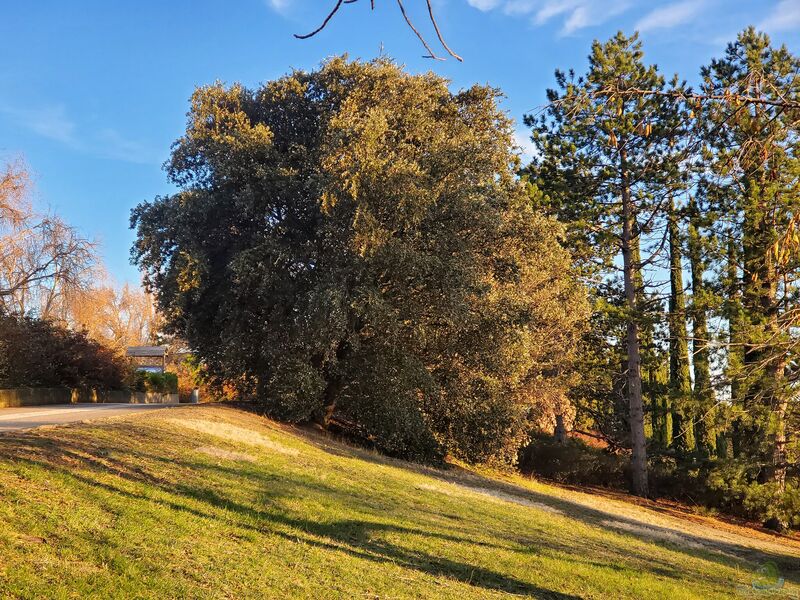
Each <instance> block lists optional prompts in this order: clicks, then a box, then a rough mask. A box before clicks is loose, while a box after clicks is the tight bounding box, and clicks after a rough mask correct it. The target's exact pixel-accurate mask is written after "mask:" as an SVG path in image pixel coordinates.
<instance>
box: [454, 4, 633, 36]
mask: <svg viewBox="0 0 800 600" xmlns="http://www.w3.org/2000/svg"><path fill="white" fill-rule="evenodd" d="M467 3H469V4H470V6H474V7H475V8H477V9H479V10H483V11H489V10H494V9H499V10H502V11H503V13H505V14H507V15H510V16H530V17H531V20H532V21H533V23H535V24H536V25H544V24H545V23H547V22H548V21H551V20H552V19H554V18H556V17H559V18H561V19H562V20H563V24H562V28H561V35H570V34H572V33H575V32H576V31H578V30H580V29H583V28H585V27H591V26H593V25H599V24H601V23H604V22H605V21H607V20H608V19H610V18H611V17H613V16H615V15H618V14H620V13H622V12H624V11H626V10H628V8H630V7H631V5H632V2H631V0H604V1H603V2H600V1H598V0H467Z"/></svg>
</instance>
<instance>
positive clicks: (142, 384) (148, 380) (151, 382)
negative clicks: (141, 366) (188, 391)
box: [133, 371, 178, 394]
mask: <svg viewBox="0 0 800 600" xmlns="http://www.w3.org/2000/svg"><path fill="white" fill-rule="evenodd" d="M133 388H134V389H135V390H136V391H138V392H155V393H159V394H177V393H178V376H177V375H176V374H175V373H150V372H148V371H136V374H135V375H134V384H133Z"/></svg>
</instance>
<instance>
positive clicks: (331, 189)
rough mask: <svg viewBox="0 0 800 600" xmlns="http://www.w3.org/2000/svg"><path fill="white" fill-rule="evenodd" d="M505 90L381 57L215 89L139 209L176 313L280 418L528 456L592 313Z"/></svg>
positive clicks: (151, 280) (150, 258)
mask: <svg viewBox="0 0 800 600" xmlns="http://www.w3.org/2000/svg"><path fill="white" fill-rule="evenodd" d="M497 97H498V92H497V91H496V90H493V89H490V88H486V87H481V86H474V87H472V88H470V89H467V90H463V91H460V92H458V93H453V92H451V91H450V90H449V89H448V86H447V82H446V81H445V80H444V79H442V78H439V77H437V76H435V75H432V74H427V75H419V76H412V75H408V74H406V73H404V72H403V71H402V69H400V68H399V67H398V66H397V65H395V64H394V63H392V62H391V61H388V60H383V59H381V60H376V61H372V62H369V63H363V62H348V61H347V60H345V59H342V58H335V59H332V60H330V61H329V62H327V63H325V64H324V65H323V66H322V67H321V68H320V69H319V70H317V71H314V72H311V73H300V72H296V73H293V74H291V75H288V76H286V77H283V78H281V79H279V80H277V81H273V82H269V83H267V84H266V85H264V86H263V87H262V88H260V89H258V90H255V91H251V90H246V89H244V88H242V87H241V86H238V85H234V86H232V87H230V88H224V87H222V86H220V85H214V86H211V87H208V88H201V89H199V90H198V91H197V92H196V93H195V95H194V96H193V99H192V110H191V112H190V118H189V125H188V127H187V131H186V134H185V135H184V136H183V137H182V138H181V139H180V140H178V142H177V144H176V146H175V148H174V152H173V157H172V160H171V162H170V167H169V174H170V177H171V178H172V180H173V181H175V182H176V183H178V184H179V185H181V186H182V187H181V190H180V191H179V192H178V193H177V194H175V195H174V196H172V197H169V198H159V199H156V200H155V201H154V202H152V203H145V204H143V205H140V206H139V207H137V209H136V210H135V211H134V215H133V224H134V226H136V227H137V243H136V247H135V250H134V257H135V258H136V260H137V261H138V263H139V265H140V266H141V267H142V268H143V269H144V271H145V274H146V281H147V283H148V284H149V285H150V287H152V288H153V289H154V290H155V291H156V292H157V296H158V300H159V302H160V305H161V307H162V309H163V310H164V312H165V314H167V315H169V319H168V320H169V322H168V327H170V328H171V329H172V330H174V331H175V332H179V333H180V334H181V335H183V336H184V337H186V339H188V340H189V342H190V344H191V345H192V347H193V348H194V349H195V350H196V351H197V352H198V355H199V356H200V357H201V358H202V360H203V361H204V362H205V364H206V365H207V367H208V370H209V371H210V373H211V374H212V376H213V377H215V378H216V381H217V383H218V384H219V385H225V386H227V387H228V388H233V389H236V390H237V392H238V394H240V395H241V396H244V397H250V398H257V399H259V400H260V401H262V402H264V403H266V404H267V406H268V407H269V409H270V410H271V411H272V412H273V414H276V415H278V416H280V417H282V418H286V419H289V420H292V421H303V420H309V419H316V420H320V421H323V422H325V423H336V424H338V426H340V427H344V428H346V429H347V430H348V431H349V432H350V433H351V434H354V435H358V436H361V437H363V438H364V439H366V440H368V441H369V443H371V444H374V445H376V446H377V447H379V448H382V449H384V450H386V451H389V452H392V453H395V454H402V455H404V456H412V457H415V458H427V459H434V458H437V457H440V456H441V455H442V454H443V453H444V452H452V453H455V454H458V455H460V456H462V457H463V458H466V459H469V460H489V459H491V458H496V457H502V458H503V459H508V460H513V459H514V457H515V455H516V451H517V449H518V447H519V445H520V444H521V442H522V440H524V438H525V437H526V435H527V429H528V423H527V420H526V419H527V415H528V413H529V410H530V408H531V407H532V406H533V405H534V404H536V403H537V402H541V401H543V395H542V393H541V392H540V390H541V389H542V388H543V387H544V386H543V385H542V382H543V381H546V382H547V383H548V384H549V385H550V387H551V388H559V386H561V385H562V384H563V382H562V379H561V376H560V375H559V366H560V365H563V364H565V363H566V362H567V361H568V360H569V357H570V354H571V352H572V349H573V348H574V345H575V342H576V337H577V336H576V331H577V330H578V328H579V327H580V323H581V321H582V320H583V319H584V318H585V316H586V312H587V311H586V304H585V298H584V295H583V290H582V288H581V287H580V286H579V285H578V284H577V283H575V282H574V280H572V279H571V277H570V271H569V269H570V261H569V256H568V254H567V253H566V252H565V251H564V250H563V249H562V248H561V246H560V245H559V242H558V240H559V237H560V236H561V235H562V233H563V232H562V230H561V228H560V226H558V225H557V224H556V223H555V222H553V221H551V220H549V219H546V218H543V217H542V216H540V215H538V214H536V213H535V212H534V211H533V210H532V209H531V203H530V200H529V198H528V196H527V195H526V191H525V186H524V185H523V184H522V183H521V182H520V181H518V180H517V179H516V177H515V173H514V171H513V169H514V168H516V165H517V158H516V157H515V155H514V152H513V131H512V126H511V122H510V121H509V119H508V118H507V117H506V116H505V114H504V113H503V112H502V111H501V110H500V108H499V107H498V106H497ZM554 346H557V347H558V348H559V353H558V354H557V355H554V354H553V353H552V348H553V347H554ZM556 363H558V364H556Z"/></svg>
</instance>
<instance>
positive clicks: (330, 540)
mask: <svg viewBox="0 0 800 600" xmlns="http://www.w3.org/2000/svg"><path fill="white" fill-rule="evenodd" d="M20 437H22V439H20ZM15 438H16V439H13V438H4V439H3V440H0V455H3V454H7V451H8V450H9V449H10V448H9V447H14V449H15V450H16V451H17V452H16V453H15V454H16V462H17V463H18V464H25V465H28V466H38V467H41V468H45V469H48V470H51V471H53V470H56V471H58V472H59V473H60V474H62V475H64V476H66V477H69V478H71V479H73V480H75V481H77V482H80V483H82V484H84V485H85V486H86V487H87V488H88V489H90V490H91V489H102V490H104V491H105V492H107V493H112V494H116V495H121V496H124V497H127V498H129V499H131V500H136V501H141V502H146V503H148V504H150V503H156V504H161V505H163V506H166V507H167V508H169V509H170V510H175V511H180V512H185V513H189V514H192V515H193V516H196V517H201V518H210V519H220V518H224V517H221V514H224V511H227V512H234V513H237V514H239V515H242V516H246V517H247V519H243V520H241V521H240V520H235V519H229V520H228V523H229V524H230V525H231V526H234V527H240V528H248V529H252V530H255V531H258V532H259V533H265V531H266V532H268V533H270V534H274V535H279V536H282V537H284V538H285V539H287V540H289V541H292V542H297V541H298V539H299V536H298V532H301V533H302V534H303V535H302V538H303V539H302V541H303V542H304V543H307V544H310V545H314V546H318V547H322V548H325V549H328V550H332V551H337V552H343V553H345V554H348V555H350V556H353V557H356V558H359V559H363V560H369V561H372V562H378V563H382V564H392V565H401V566H404V567H406V568H409V569H414V570H417V571H420V572H422V573H426V574H429V575H433V576H445V577H448V578H451V579H454V580H457V581H461V582H463V583H467V584H469V585H471V586H474V587H479V588H483V589H486V590H493V591H503V592H509V593H514V594H524V595H527V596H529V597H532V598H538V599H543V600H545V599H552V600H571V599H575V598H580V596H575V595H571V594H565V593H562V592H557V591H554V590H550V589H546V588H543V587H540V586H537V585H535V584H532V583H530V582H527V581H522V580H519V579H517V578H514V577H511V576H508V575H506V574H503V573H499V572H496V571H493V570H491V569H487V568H484V567H482V566H478V565H473V564H469V563H466V562H458V561H454V560H450V559H448V558H444V557H440V556H435V555H432V554H428V553H426V552H422V551H412V550H408V549H405V548H403V547H401V546H398V545H396V544H392V543H389V542H387V541H385V540H383V539H381V537H380V536H381V535H382V534H385V533H402V534H411V535H419V536H425V537H435V538H439V539H443V540H447V541H451V542H457V543H463V544H466V543H474V540H468V539H466V538H464V537H459V536H455V535H452V536H451V535H447V534H442V533H438V532H431V531H427V530H416V529H412V528H408V527H401V526H397V525H393V524H387V523H381V522H376V521H370V520H354V519H349V520H339V521H332V522H318V521H312V520H309V519H302V518H297V517H292V516H290V515H288V514H286V513H283V512H279V511H262V510H258V509H256V508H253V507H251V506H247V505H243V504H239V503H236V502H232V501H231V500H230V499H229V498H226V497H223V496H220V495H219V494H218V493H217V492H216V491H214V490H212V489H210V488H202V487H194V486H188V485H184V484H180V483H171V484H168V483H166V482H164V481H163V480H160V479H158V478H153V477H152V476H150V475H149V474H148V473H146V472H144V471H143V470H142V469H132V468H129V467H128V466H127V465H124V464H122V463H121V461H119V460H113V459H104V458H102V450H101V449H99V448H98V446H94V445H85V444H75V443H68V442H66V440H59V441H58V443H55V442H53V441H52V440H47V439H43V438H41V437H38V436H36V435H25V436H19V437H18V436H15ZM26 449H27V450H28V451H32V452H25V450H26ZM98 450H99V452H100V453H101V456H100V457H99V458H98V457H96V456H93V455H92V452H95V453H96V452H98ZM134 454H135V455H137V456H138V457H139V458H142V459H150V460H155V461H159V460H164V459H162V458H161V457H157V456H153V455H147V454H145V453H141V452H136V453H129V454H128V456H129V457H132V456H134ZM65 462H66V463H68V462H73V463H75V462H80V463H81V465H82V466H83V467H84V468H88V469H90V470H92V471H95V472H101V473H104V474H112V475H114V476H117V477H119V478H120V479H124V480H128V481H131V482H134V483H138V484H145V483H146V484H150V485H155V486H156V487H157V488H158V489H159V490H161V491H162V492H166V493H168V494H171V495H175V496H178V497H181V498H184V499H185V500H190V501H193V502H194V503H199V504H201V505H206V506H207V507H208V508H209V509H210V510H200V509H198V508H195V507H192V506H190V505H189V504H187V503H185V502H175V501H172V500H169V499H165V498H156V497H153V496H151V495H148V494H141V493H137V492H135V491H132V490H130V489H125V488H123V487H119V486H116V485H113V484H111V483H108V482H103V481H98V480H97V479H94V478H92V477H90V476H87V475H83V474H81V473H79V472H77V470H75V469H69V468H67V466H66V465H65V464H64V463H65ZM172 462H175V461H172ZM56 463H61V464H62V466H55V464H56ZM178 464H181V466H187V467H189V468H191V467H190V465H192V463H180V462H179V463H178ZM193 466H194V467H195V468H202V469H215V470H216V467H215V466H213V465H209V464H204V463H194V464H193ZM220 470H222V471H228V470H229V469H220ZM233 474H235V475H237V476H238V477H242V473H241V472H237V471H235V470H234V472H233ZM249 475H250V476H255V475H256V473H255V472H251V473H250V474H249ZM262 478H263V477H262ZM264 479H267V478H264ZM273 483H274V481H273ZM308 487H309V491H311V489H310V486H308ZM272 489H273V490H274V489H275V486H272ZM314 491H315V492H316V493H319V492H320V491H321V490H320V486H319V484H315V485H314ZM329 492H330V493H331V494H333V493H336V494H339V495H341V491H340V490H336V489H335V488H330V490H329ZM274 495H276V496H280V495H281V494H280V493H278V492H277V491H276V492H275V493H274ZM220 509H222V510H220ZM247 521H252V522H255V523H265V524H267V525H268V528H266V529H265V528H261V527H257V526H254V525H248V524H247ZM276 526H278V527H279V528H277V529H276ZM281 526H282V527H283V528H286V529H289V530H290V531H281V529H280V527H281ZM477 545H479V544H477ZM487 545H488V544H487ZM488 546H490V547H496V548H498V549H499V548H501V547H500V546H493V545H488ZM503 549H510V548H503Z"/></svg>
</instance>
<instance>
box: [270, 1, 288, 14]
mask: <svg viewBox="0 0 800 600" xmlns="http://www.w3.org/2000/svg"><path fill="white" fill-rule="evenodd" d="M266 2H267V6H269V7H270V8H271V9H272V10H274V11H275V12H279V13H281V14H283V13H285V12H286V11H287V10H289V7H290V6H291V5H292V0H266Z"/></svg>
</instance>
